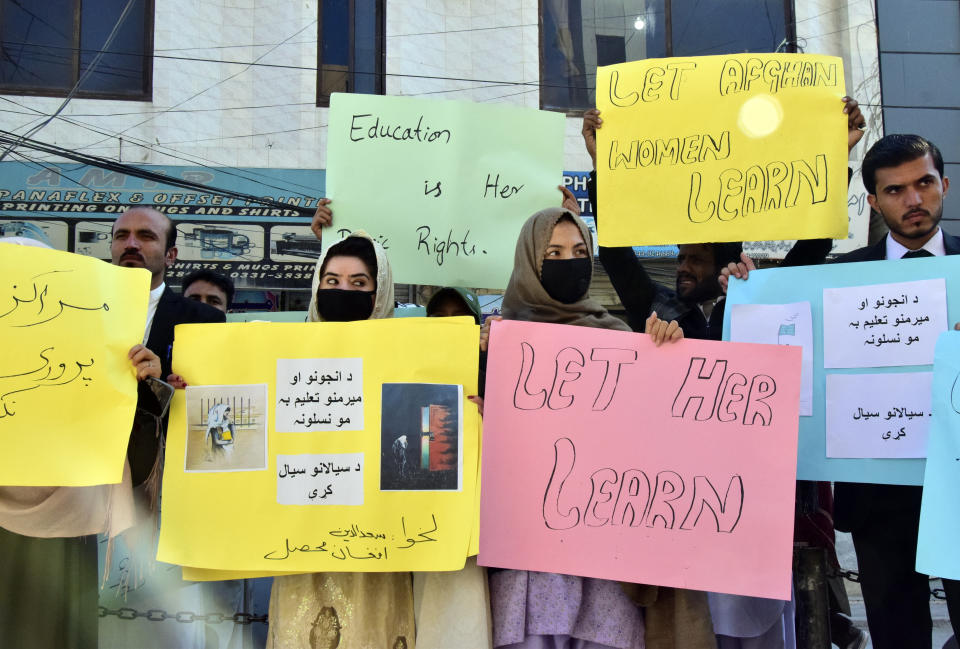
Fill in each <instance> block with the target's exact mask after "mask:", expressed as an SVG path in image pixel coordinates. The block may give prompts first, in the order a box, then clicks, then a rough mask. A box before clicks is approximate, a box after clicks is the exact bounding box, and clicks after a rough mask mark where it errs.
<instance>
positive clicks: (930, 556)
mask: <svg viewBox="0 0 960 649" xmlns="http://www.w3.org/2000/svg"><path fill="white" fill-rule="evenodd" d="M932 398H933V420H932V423H931V425H930V440H929V446H928V450H929V455H928V459H927V466H926V473H925V476H924V480H923V504H922V505H921V508H920V535H919V538H918V539H917V571H918V572H922V573H924V574H927V575H937V576H938V577H944V578H946V579H960V554H958V553H957V546H956V545H955V543H956V542H957V537H958V535H960V506H958V504H957V494H958V493H960V470H958V467H960V333H954V332H948V333H945V334H943V335H941V336H940V339H939V340H938V341H937V347H936V352H935V356H934V359H933V397H932Z"/></svg>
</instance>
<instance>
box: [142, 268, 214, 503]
mask: <svg viewBox="0 0 960 649" xmlns="http://www.w3.org/2000/svg"><path fill="white" fill-rule="evenodd" d="M226 319H227V318H226V315H224V313H223V312H222V311H218V310H217V309H214V308H213V307H211V306H208V305H206V304H203V303H202V302H197V301H196V300H188V299H187V298H185V297H183V296H181V295H178V294H177V293H174V292H173V290H171V288H170V287H169V286H167V287H166V288H165V289H164V291H163V293H162V294H161V296H160V301H159V302H158V303H157V311H156V313H154V315H153V322H152V323H151V325H150V335H149V336H148V338H147V347H148V348H149V349H150V351H152V352H153V353H154V354H156V355H157V356H159V357H160V379H161V380H163V381H166V380H167V376H169V375H170V373H171V372H172V370H171V366H172V361H173V356H172V353H173V328H174V327H176V326H177V325H179V324H191V323H202V322H225V321H226ZM137 409H138V410H144V411H146V412H149V413H151V414H154V415H159V411H160V406H159V403H158V402H157V399H156V397H155V396H154V395H153V393H152V392H151V391H150V389H149V388H148V387H146V386H145V385H144V384H143V383H140V384H138V386H137ZM160 451H161V449H160V440H159V438H158V437H157V428H156V419H152V418H149V417H143V416H141V415H138V416H137V417H136V419H135V420H134V425H133V430H132V431H131V433H130V443H129V444H128V445H127V458H128V459H129V460H130V473H131V477H132V478H133V484H134V485H138V484H140V483H142V482H143V481H144V480H146V479H147V476H149V475H150V471H151V470H153V465H154V463H155V462H156V459H157V453H159V452H160Z"/></svg>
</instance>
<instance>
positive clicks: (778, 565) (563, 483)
mask: <svg viewBox="0 0 960 649" xmlns="http://www.w3.org/2000/svg"><path fill="white" fill-rule="evenodd" d="M800 362H801V350H800V349H799V348H798V347H788V346H779V345H753V344H745V343H728V342H711V341H701V340H683V341H680V342H679V343H676V344H666V345H663V346H662V347H660V348H656V347H654V346H653V344H652V343H651V342H650V339H649V338H648V337H647V336H646V335H643V334H634V333H624V332H619V331H608V330H600V329H591V328H588V327H570V326H564V325H551V324H537V323H530V322H509V321H504V322H498V323H494V325H493V332H492V334H491V345H490V354H489V359H488V365H487V383H486V396H485V408H484V410H485V415H484V436H483V462H482V467H483V473H482V480H483V481H482V492H481V503H480V555H479V562H480V564H481V565H486V566H497V567H501V568H515V569H524V570H538V571H543V572H557V573H564V574H571V575H581V576H585V577H601V578H605V579H615V580H619V581H632V582H639V583H646V584H657V585H663V586H674V587H678V588H689V589H694V590H710V591H716V592H724V593H733V594H738V595H754V596H759V597H771V598H778V599H789V598H790V570H791V552H792V547H793V545H792V541H793V503H794V482H795V480H796V467H797V425H798V421H797V418H798V403H799V397H800Z"/></svg>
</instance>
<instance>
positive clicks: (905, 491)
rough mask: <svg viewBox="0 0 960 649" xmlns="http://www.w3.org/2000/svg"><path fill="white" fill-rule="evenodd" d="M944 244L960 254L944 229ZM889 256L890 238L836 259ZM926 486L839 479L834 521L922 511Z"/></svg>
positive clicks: (847, 525)
mask: <svg viewBox="0 0 960 649" xmlns="http://www.w3.org/2000/svg"><path fill="white" fill-rule="evenodd" d="M943 248H944V251H945V252H946V253H947V254H948V255H960V238H957V237H954V236H952V235H949V234H947V233H946V232H944V233H943ZM886 258H887V238H886V237H884V238H883V239H882V240H880V242H878V243H875V244H874V245H872V246H867V247H865V248H858V249H857V250H854V251H852V252H848V253H847V254H845V255H841V256H840V257H838V258H837V259H836V261H835V263H846V262H853V261H883V260H884V259H886ZM922 494H923V487H914V486H909V485H888V484H863V483H854V482H837V483H836V484H835V485H834V503H833V523H834V527H836V528H837V529H838V530H840V531H842V532H852V531H854V530H855V529H857V528H858V527H860V526H862V525H863V524H864V523H866V522H867V521H868V520H878V519H881V518H883V517H884V516H885V515H890V514H892V513H894V512H914V511H915V512H919V511H920V499H921V496H922Z"/></svg>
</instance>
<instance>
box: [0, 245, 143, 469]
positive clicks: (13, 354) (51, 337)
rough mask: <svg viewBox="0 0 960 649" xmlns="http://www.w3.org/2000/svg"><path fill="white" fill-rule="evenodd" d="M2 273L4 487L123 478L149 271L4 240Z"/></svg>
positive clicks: (0, 465)
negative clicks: (132, 356)
mask: <svg viewBox="0 0 960 649" xmlns="http://www.w3.org/2000/svg"><path fill="white" fill-rule="evenodd" d="M0 278H2V284H0V341H2V345H3V351H2V353H0V485H33V486H46V485H63V486H84V485H94V484H105V483H113V482H119V481H120V478H121V477H122V475H123V461H124V460H123V458H124V455H125V453H126V448H127V441H128V438H129V436H130V426H131V424H132V422H133V413H134V408H135V407H136V401H137V384H136V378H135V374H134V372H133V369H132V367H131V365H130V361H129V359H128V358H127V352H128V351H129V349H130V348H131V347H132V346H133V345H135V344H137V343H140V342H142V340H143V328H144V321H145V319H146V312H147V299H148V297H149V296H148V293H149V275H148V274H147V273H145V272H143V271H142V270H136V269H129V268H119V267H117V266H111V265H109V264H105V263H103V262H101V261H98V260H96V259H91V258H88V257H82V256H79V255H72V254H69V253H65V252H60V251H56V250H44V249H40V248H34V247H28V246H17V245H10V244H0ZM92 404H110V407H108V408H100V407H97V406H94V405H92Z"/></svg>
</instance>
